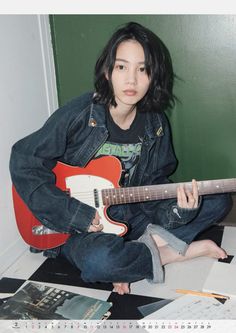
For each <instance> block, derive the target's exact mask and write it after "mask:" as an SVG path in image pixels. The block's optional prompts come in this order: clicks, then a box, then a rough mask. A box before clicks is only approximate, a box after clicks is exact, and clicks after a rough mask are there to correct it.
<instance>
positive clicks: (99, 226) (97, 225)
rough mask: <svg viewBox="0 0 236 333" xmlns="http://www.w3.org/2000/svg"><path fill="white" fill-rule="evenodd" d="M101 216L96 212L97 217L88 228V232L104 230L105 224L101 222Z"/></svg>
mask: <svg viewBox="0 0 236 333" xmlns="http://www.w3.org/2000/svg"><path fill="white" fill-rule="evenodd" d="M100 220H101V216H100V215H99V214H98V212H96V215H95V218H94V219H93V221H92V223H91V225H90V227H89V228H88V232H98V231H102V229H103V225H102V224H100Z"/></svg>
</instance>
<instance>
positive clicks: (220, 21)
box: [50, 15, 236, 181]
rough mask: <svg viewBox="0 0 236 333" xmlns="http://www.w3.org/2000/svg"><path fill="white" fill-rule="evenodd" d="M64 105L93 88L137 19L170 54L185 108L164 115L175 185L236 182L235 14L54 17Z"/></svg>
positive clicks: (57, 63) (55, 50) (59, 86)
mask: <svg viewBox="0 0 236 333" xmlns="http://www.w3.org/2000/svg"><path fill="white" fill-rule="evenodd" d="M50 19H51V29H52V36H53V44H54V52H55V61H56V72H57V83H58V93H59V103H60V104H64V103H65V102H66V101H68V100H69V99H71V98H72V97H75V96H78V95H79V94H81V93H83V92H85V91H86V90H91V89H92V88H93V68H94V65H95V62H96V59H97V57H98V55H99V54H100V51H101V50H102V48H103V46H104V44H105V43H106V41H107V39H108V38H109V37H110V35H111V33H112V32H113V31H114V30H115V29H116V28H117V26H119V25H121V24H123V23H126V22H128V21H137V22H139V23H141V24H144V25H146V26H147V27H148V28H150V29H151V30H153V31H154V32H155V33H157V34H158V35H159V36H160V37H161V39H163V41H164V42H165V44H166V45H167V47H168V48H169V50H170V52H171V55H172V59H173V64H174V70H175V73H176V74H177V75H178V76H179V77H180V78H181V80H177V81H176V84H175V88H174V92H175V95H176V96H177V97H178V98H179V99H180V101H181V103H177V104H176V107H175V108H174V109H173V110H172V111H169V112H167V115H168V117H169V119H170V122H171V126H172V132H173V140H174V146H175V150H176V155H177V157H178V160H179V166H178V169H177V171H176V172H175V174H174V175H173V177H172V178H173V179H174V180H176V181H182V180H190V179H192V178H196V179H199V180H200V179H215V178H229V177H236V154H235V141H236V140H235V138H236V16H231V15H225V16H224V15H53V16H51V17H50Z"/></svg>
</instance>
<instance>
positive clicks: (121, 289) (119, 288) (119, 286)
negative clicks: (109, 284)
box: [113, 282, 130, 295]
mask: <svg viewBox="0 0 236 333" xmlns="http://www.w3.org/2000/svg"><path fill="white" fill-rule="evenodd" d="M113 286H114V290H113V291H114V292H116V293H118V294H119V295H124V294H129V293H130V290H129V283H127V282H114V283H113Z"/></svg>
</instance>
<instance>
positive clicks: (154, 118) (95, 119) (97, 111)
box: [88, 103, 164, 138]
mask: <svg viewBox="0 0 236 333" xmlns="http://www.w3.org/2000/svg"><path fill="white" fill-rule="evenodd" d="M146 119H147V122H146V134H147V135H148V136H149V138H155V137H161V136H163V135H164V132H163V126H162V121H161V116H160V115H159V114H158V113H154V112H147V113H146ZM88 126H89V127H104V128H106V108H105V106H104V105H102V104H94V103H91V105H90V115H89V122H88Z"/></svg>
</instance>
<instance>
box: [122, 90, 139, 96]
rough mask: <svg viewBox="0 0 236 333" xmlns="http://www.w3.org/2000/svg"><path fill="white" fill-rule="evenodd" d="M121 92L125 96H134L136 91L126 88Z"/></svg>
mask: <svg viewBox="0 0 236 333" xmlns="http://www.w3.org/2000/svg"><path fill="white" fill-rule="evenodd" d="M123 92H124V94H125V95H127V96H135V95H136V94H137V91H136V90H132V89H126V90H124V91H123Z"/></svg>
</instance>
